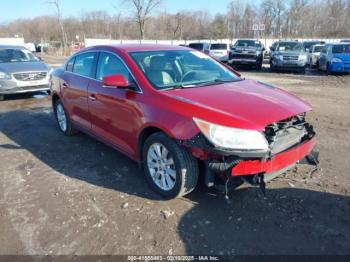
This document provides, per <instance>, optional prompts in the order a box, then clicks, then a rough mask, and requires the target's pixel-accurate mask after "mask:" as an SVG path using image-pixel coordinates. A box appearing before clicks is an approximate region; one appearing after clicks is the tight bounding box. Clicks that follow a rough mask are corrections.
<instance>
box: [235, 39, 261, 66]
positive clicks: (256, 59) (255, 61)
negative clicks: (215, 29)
mask: <svg viewBox="0 0 350 262" xmlns="http://www.w3.org/2000/svg"><path fill="white" fill-rule="evenodd" d="M264 51H265V47H264V45H263V44H262V43H261V42H260V41H258V40H252V39H240V40H237V41H236V43H235V44H234V45H233V47H232V50H231V54H230V58H229V64H230V65H231V66H236V65H250V66H254V67H255V68H257V69H258V70H261V68H262V64H263V62H264Z"/></svg>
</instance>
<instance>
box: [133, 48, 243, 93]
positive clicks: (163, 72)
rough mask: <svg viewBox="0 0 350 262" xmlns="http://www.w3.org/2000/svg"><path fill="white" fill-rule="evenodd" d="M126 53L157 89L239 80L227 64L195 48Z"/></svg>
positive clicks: (192, 86)
mask: <svg viewBox="0 0 350 262" xmlns="http://www.w3.org/2000/svg"><path fill="white" fill-rule="evenodd" d="M130 55H131V57H132V58H133V59H134V61H135V62H136V63H137V65H138V66H139V68H140V69H141V70H142V72H143V73H144V74H145V76H146V77H147V78H148V80H149V81H150V82H151V83H152V84H153V86H154V87H155V88H156V89H158V90H163V89H172V88H194V87H199V86H204V85H214V84H219V83H225V82H235V81H239V80H241V78H240V77H238V76H237V75H236V74H234V73H233V72H232V71H230V70H229V69H228V68H226V67H225V66H223V65H221V64H220V63H218V62H216V61H215V60H214V59H212V58H211V57H209V56H207V55H205V54H203V53H201V52H198V51H175V50H172V51H152V52H135V53H131V54H130Z"/></svg>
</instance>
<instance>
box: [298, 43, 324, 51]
mask: <svg viewBox="0 0 350 262" xmlns="http://www.w3.org/2000/svg"><path fill="white" fill-rule="evenodd" d="M324 44H325V42H324V41H318V40H314V41H304V42H303V46H304V49H305V51H306V52H308V51H310V50H311V48H312V46H314V45H324Z"/></svg>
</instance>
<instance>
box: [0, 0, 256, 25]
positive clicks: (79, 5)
mask: <svg viewBox="0 0 350 262" xmlns="http://www.w3.org/2000/svg"><path fill="white" fill-rule="evenodd" d="M257 1H258V0H251V1H249V2H250V3H252V2H257ZM47 2H48V1H47V0H5V1H1V12H0V22H10V21H12V20H15V19H17V18H30V17H35V16H40V15H53V14H54V9H53V7H52V6H50V5H49V4H47ZM229 2H230V0H166V1H165V4H164V6H163V7H162V9H163V10H164V9H165V10H167V12H170V13H176V12H178V11H181V10H192V11H193V10H198V9H201V10H207V11H208V12H210V13H212V14H215V13H220V12H221V13H223V12H225V11H226V7H227V5H228V3H229ZM244 2H245V1H244V0H243V1H242V3H244ZM115 5H118V0H115V1H114V0H62V10H63V14H64V16H65V17H68V16H78V15H81V14H82V13H84V12H87V11H92V10H105V11H107V12H109V13H111V14H112V13H113V12H114V7H113V6H115ZM124 9H126V8H125V7H124Z"/></svg>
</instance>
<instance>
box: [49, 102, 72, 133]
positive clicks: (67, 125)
mask: <svg viewBox="0 0 350 262" xmlns="http://www.w3.org/2000/svg"><path fill="white" fill-rule="evenodd" d="M54 112H55V117H56V120H57V124H58V127H59V129H60V130H61V132H62V133H63V134H64V135H66V136H72V135H75V134H76V133H77V131H76V130H75V129H74V128H73V127H72V123H71V120H70V119H69V116H68V114H67V111H66V109H65V108H64V105H63V103H62V102H61V100H57V101H56V103H55V108H54Z"/></svg>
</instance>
